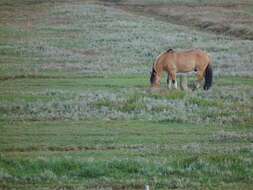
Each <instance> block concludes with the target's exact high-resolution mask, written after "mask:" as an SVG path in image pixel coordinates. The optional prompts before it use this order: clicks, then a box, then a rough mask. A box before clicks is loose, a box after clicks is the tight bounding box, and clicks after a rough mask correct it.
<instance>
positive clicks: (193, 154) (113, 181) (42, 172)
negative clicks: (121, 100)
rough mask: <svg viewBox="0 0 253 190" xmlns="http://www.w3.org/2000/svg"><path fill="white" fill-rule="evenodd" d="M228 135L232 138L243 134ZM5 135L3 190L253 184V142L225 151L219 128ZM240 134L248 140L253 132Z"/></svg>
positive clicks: (40, 127) (54, 129)
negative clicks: (60, 187)
mask: <svg viewBox="0 0 253 190" xmlns="http://www.w3.org/2000/svg"><path fill="white" fill-rule="evenodd" d="M223 130H224V131H223V134H226V133H228V134H231V132H232V131H234V132H235V133H237V132H238V130H239V129H238V128H237V127H226V128H223ZM1 131H3V132H4V135H3V133H2V134H1V147H0V150H1V152H2V153H1V157H0V166H1V168H2V169H1V178H0V180H2V182H4V183H3V185H2V187H8V188H14V187H16V188H22V187H23V188H25V186H24V185H26V184H27V185H28V184H35V183H36V184H37V187H43V186H45V185H46V186H47V188H50V187H52V185H53V186H54V185H55V184H56V185H57V186H62V185H70V186H72V187H73V188H75V187H76V186H78V185H80V184H83V183H84V184H83V185H84V187H86V188H91V187H95V186H96V185H95V184H103V186H104V187H106V186H119V187H123V186H128V187H132V188H137V189H138V188H140V187H143V186H144V184H150V185H151V187H152V188H157V189H164V188H173V186H176V187H178V188H179V187H180V188H183V189H184V188H201V187H203V186H206V185H207V184H208V183H209V184H210V185H211V184H212V186H216V187H219V188H222V187H226V186H228V185H231V184H232V183H235V182H237V181H238V182H240V183H241V184H244V185H245V184H248V185H250V184H252V181H251V179H252V177H253V176H252V175H253V173H252V169H251V168H252V162H249V159H250V158H251V156H252V152H251V149H250V142H251V141H252V138H249V139H248V140H246V141H245V140H243V139H242V140H241V141H236V142H231V143H229V144H227V141H219V142H218V144H219V146H217V142H216V141H215V137H216V134H217V135H218V134H219V133H220V131H221V128H219V127H213V126H211V127H204V126H201V125H198V126H196V125H185V124H184V125H181V124H176V123H174V124H173V123H164V122H163V123H159V122H145V121H143V122H142V121H125V122H120V121H97V122H96V121H85V122H25V123H24V122H18V123H14V124H8V123H2V124H1ZM239 131H240V133H241V134H245V135H248V134H249V131H251V129H250V128H246V127H245V128H241V129H240V130H239ZM52 137H53V138H52ZM219 138H220V137H219ZM232 138H236V137H233V136H232ZM209 139H210V141H209ZM224 163H225V164H224ZM205 176H208V179H207V178H206V177H205ZM154 177H155V178H154ZM66 180H67V181H66ZM221 181H223V182H222V183H221ZM21 184H22V185H21ZM237 187H238V186H235V187H234V189H236V188H237Z"/></svg>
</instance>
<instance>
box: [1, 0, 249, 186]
mask: <svg viewBox="0 0 253 190" xmlns="http://www.w3.org/2000/svg"><path fill="white" fill-rule="evenodd" d="M145 2H146V3H150V1H145ZM153 2H154V1H153ZM157 2H158V1H157ZM160 2H161V1H159V3H160ZM164 2H165V1H164ZM166 2H167V1H166ZM180 2H181V1H180ZM187 2H188V3H190V4H191V3H196V2H197V1H195V0H194V1H192V0H191V1H187ZM201 2H202V1H201ZM205 2H206V1H203V3H205ZM229 2H230V0H229ZM121 3H124V2H123V1H121ZM175 3H176V2H175ZM182 3H185V2H183V1H182ZM0 41H1V43H0V57H1V59H0V75H1V76H0V189H103V188H104V189H144V186H145V184H148V185H150V188H151V189H176V188H177V189H239V188H241V189H251V187H252V185H253V180H252V179H253V171H252V168H253V167H252V162H253V160H252V156H253V155H252V142H253V139H252V137H253V135H252V134H253V130H252V124H253V119H252V118H253V116H252V108H253V105H252V100H253V91H252V86H253V79H252V77H251V76H252V67H251V63H252V58H251V54H252V52H253V51H252V48H253V44H252V41H250V40H239V39H230V38H229V37H226V36H220V35H215V34H210V33H205V32H199V31H194V30H192V29H190V28H188V27H184V26H178V25H174V24H170V23H166V22H163V21H159V20H157V19H154V18H150V17H144V16H136V15H133V14H132V13H129V12H125V11H122V10H120V9H117V8H115V7H110V6H104V5H103V4H101V2H92V1H89V2H88V1H85V2H84V1H74V2H71V3H70V2H69V1H61V2H55V3H54V4H52V2H51V1H36V3H35V2H34V1H33V0H26V1H24V2H22V3H21V2H20V1H17V0H12V1H6V0H4V1H1V2H0ZM169 47H173V48H174V49H177V50H180V49H187V48H202V49H204V50H206V51H208V52H209V53H210V55H211V56H212V57H213V60H214V63H213V64H214V76H215V77H214V85H213V87H212V88H211V90H210V91H207V92H206V91H203V90H202V89H199V90H195V91H191V90H189V91H181V90H168V89H167V88H166V79H165V76H164V77H163V80H162V86H161V89H160V90H157V91H152V90H151V89H150V84H149V77H150V74H149V72H150V70H151V66H152V64H153V61H154V60H155V57H156V56H157V55H158V54H159V53H160V52H161V51H164V50H166V49H167V48H169ZM195 80H196V79H195V77H189V84H190V85H192V84H193V83H194V81H195ZM192 86H193V85H192Z"/></svg>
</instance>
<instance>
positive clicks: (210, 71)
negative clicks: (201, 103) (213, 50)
mask: <svg viewBox="0 0 253 190" xmlns="http://www.w3.org/2000/svg"><path fill="white" fill-rule="evenodd" d="M212 82H213V69H212V66H211V65H210V64H208V65H207V67H206V73H205V84H204V90H208V89H209V88H210V87H211V86H212Z"/></svg>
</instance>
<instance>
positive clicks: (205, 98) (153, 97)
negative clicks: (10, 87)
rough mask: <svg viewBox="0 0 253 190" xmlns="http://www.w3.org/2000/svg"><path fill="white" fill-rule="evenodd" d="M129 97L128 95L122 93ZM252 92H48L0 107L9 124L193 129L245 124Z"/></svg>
mask: <svg viewBox="0 0 253 190" xmlns="http://www.w3.org/2000/svg"><path fill="white" fill-rule="evenodd" d="M126 91H127V93H126ZM252 93H253V92H252V90H250V89H248V90H247V93H245V92H244V91H239V90H238V88H231V87H229V88H227V89H226V88H223V89H221V88H217V87H214V88H213V89H212V90H211V91H210V92H208V93H207V92H203V91H201V90H199V91H193V92H192V91H188V92H184V91H170V90H167V91H166V90H165V91H163V92H161V93H160V92H157V93H152V92H149V91H147V90H143V89H138V88H135V89H122V90H119V91H118V92H109V91H108V92H106V91H101V90H97V91H90V92H88V91H87V92H82V93H80V94H79V93H75V92H69V91H62V90H60V91H56V90H52V91H50V90H48V91H46V92H43V93H38V94H36V93H33V95H36V96H49V97H50V98H48V99H45V100H43V101H41V100H38V101H32V102H25V101H17V102H14V103H11V102H7V103H2V104H1V111H2V113H3V115H2V117H3V118H5V119H8V120H26V119H32V120H47V119H49V120H73V119H74V120H83V119H95V118H101V119H118V120H120V119H125V120H127V119H141V120H146V119H147V120H154V121H177V122H182V123H195V124H201V123H202V124H203V123H205V124H219V125H223V124H235V123H238V124H243V123H245V122H247V120H250V117H251V116H252V113H251V111H250V110H251V109H252V105H251V99H252Z"/></svg>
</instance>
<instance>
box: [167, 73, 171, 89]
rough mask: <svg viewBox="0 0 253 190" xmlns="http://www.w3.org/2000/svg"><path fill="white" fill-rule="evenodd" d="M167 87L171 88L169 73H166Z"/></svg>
mask: <svg viewBox="0 0 253 190" xmlns="http://www.w3.org/2000/svg"><path fill="white" fill-rule="evenodd" d="M167 87H168V89H171V80H170V74H169V73H168V76H167Z"/></svg>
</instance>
